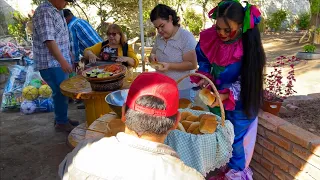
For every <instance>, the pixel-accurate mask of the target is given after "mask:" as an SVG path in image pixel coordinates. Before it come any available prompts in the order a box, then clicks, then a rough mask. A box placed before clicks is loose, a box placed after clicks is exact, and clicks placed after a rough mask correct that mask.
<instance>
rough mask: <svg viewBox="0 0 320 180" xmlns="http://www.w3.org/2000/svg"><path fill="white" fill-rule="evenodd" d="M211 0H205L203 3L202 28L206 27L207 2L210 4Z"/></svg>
mask: <svg viewBox="0 0 320 180" xmlns="http://www.w3.org/2000/svg"><path fill="white" fill-rule="evenodd" d="M208 1H209V0H205V1H204V2H203V4H202V18H203V20H202V21H203V25H202V29H204V28H205V27H206V22H207V21H206V12H207V4H208Z"/></svg>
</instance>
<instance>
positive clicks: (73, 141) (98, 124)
mask: <svg viewBox="0 0 320 180" xmlns="http://www.w3.org/2000/svg"><path fill="white" fill-rule="evenodd" d="M116 118H117V115H116V114H115V113H113V112H111V113H108V114H105V115H103V116H102V117H100V118H98V119H97V120H95V121H94V122H93V123H92V124H91V125H90V126H89V127H88V126H87V125H86V123H83V124H81V125H79V126H77V127H76V128H74V129H73V130H72V131H71V132H70V133H69V135H68V143H69V145H70V146H71V147H72V148H74V147H76V146H77V145H78V143H79V142H81V141H82V140H84V139H91V138H102V137H109V136H110V134H109V133H110V132H109V130H108V128H107V123H108V122H110V121H111V120H113V119H116Z"/></svg>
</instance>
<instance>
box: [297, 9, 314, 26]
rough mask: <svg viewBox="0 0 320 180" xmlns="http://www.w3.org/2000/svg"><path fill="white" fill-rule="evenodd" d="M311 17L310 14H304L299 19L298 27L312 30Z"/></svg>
mask: <svg viewBox="0 0 320 180" xmlns="http://www.w3.org/2000/svg"><path fill="white" fill-rule="evenodd" d="M310 22H311V15H310V14H309V13H302V14H300V15H299V17H298V19H297V26H298V28H299V29H302V30H306V29H309V28H310Z"/></svg>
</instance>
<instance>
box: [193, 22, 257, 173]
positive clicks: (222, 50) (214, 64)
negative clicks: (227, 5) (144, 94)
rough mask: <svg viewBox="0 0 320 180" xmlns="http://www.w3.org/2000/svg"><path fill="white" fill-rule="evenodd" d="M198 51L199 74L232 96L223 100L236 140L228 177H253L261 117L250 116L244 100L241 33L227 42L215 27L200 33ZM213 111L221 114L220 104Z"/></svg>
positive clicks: (221, 91)
mask: <svg viewBox="0 0 320 180" xmlns="http://www.w3.org/2000/svg"><path fill="white" fill-rule="evenodd" d="M196 53H197V59H198V64H199V69H198V73H201V74H204V75H206V76H207V77H209V78H210V79H212V80H213V82H214V84H215V85H216V87H217V89H218V90H219V93H222V94H225V93H227V94H229V99H227V100H225V101H223V104H224V108H225V111H226V118H227V119H228V120H230V121H231V122H232V124H233V125H234V132H235V141H234V144H233V157H232V158H231V159H230V162H229V164H228V167H229V168H230V169H231V170H230V171H229V172H228V173H227V174H226V177H227V178H230V179H237V178H238V177H244V179H250V178H251V177H252V171H251V170H250V168H249V163H250V161H251V158H252V154H253V149H254V144H255V141H256V134H257V118H256V117H254V118H251V119H250V118H248V117H247V116H246V114H245V113H244V111H243V107H242V102H241V101H242V100H240V90H241V84H240V78H241V77H240V69H241V64H242V56H243V47H242V39H241V36H239V37H238V38H236V39H235V40H233V41H232V42H231V41H229V42H223V41H222V40H221V39H220V38H219V37H218V34H217V31H216V29H215V26H213V27H211V28H209V29H207V30H204V31H203V32H201V33H200V40H199V43H198V45H197V47H196ZM199 80H200V79H199V78H197V77H192V81H193V82H195V83H197V82H198V81H199ZM210 111H211V112H213V113H215V114H218V115H219V114H220V109H219V107H215V108H210Z"/></svg>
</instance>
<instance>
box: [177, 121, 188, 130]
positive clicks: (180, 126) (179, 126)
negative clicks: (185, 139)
mask: <svg viewBox="0 0 320 180" xmlns="http://www.w3.org/2000/svg"><path fill="white" fill-rule="evenodd" d="M177 129H178V130H180V131H182V132H186V130H185V129H184V127H183V125H182V124H181V123H180V122H179V123H178V126H177Z"/></svg>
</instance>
